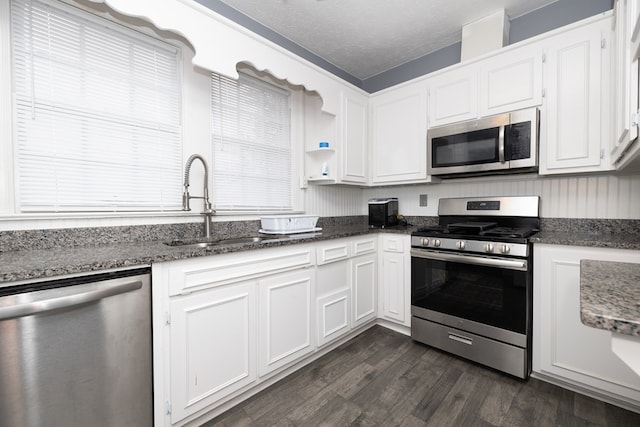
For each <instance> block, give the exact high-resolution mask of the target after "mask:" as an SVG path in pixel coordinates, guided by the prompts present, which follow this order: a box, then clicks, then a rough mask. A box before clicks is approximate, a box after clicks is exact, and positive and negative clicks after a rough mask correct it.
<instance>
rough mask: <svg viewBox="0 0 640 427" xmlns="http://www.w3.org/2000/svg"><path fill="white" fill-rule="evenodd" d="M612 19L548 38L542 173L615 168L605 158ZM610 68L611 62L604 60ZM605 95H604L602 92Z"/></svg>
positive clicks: (542, 122) (542, 134)
mask: <svg viewBox="0 0 640 427" xmlns="http://www.w3.org/2000/svg"><path fill="white" fill-rule="evenodd" d="M608 26H609V21H608V20H605V21H598V22H596V23H595V24H592V25H589V26H586V27H582V28H579V29H576V30H572V31H570V32H567V33H564V34H562V35H561V36H558V37H553V38H551V39H548V40H547V41H546V43H547V44H546V63H545V66H544V69H545V80H546V83H545V86H546V90H545V93H546V102H545V104H544V106H543V108H542V109H541V117H540V120H541V121H540V128H541V132H540V154H541V155H540V173H541V174H554V173H571V172H576V173H578V172H592V171H599V170H606V169H610V165H608V164H607V162H604V161H603V159H602V158H603V157H604V150H602V145H601V144H602V141H603V140H604V141H608V139H607V137H608V136H609V135H605V138H603V133H604V131H603V129H604V128H603V126H604V127H606V129H608V127H607V126H608V120H603V115H604V116H606V117H608V111H609V108H608V105H607V104H606V103H604V104H603V100H606V99H607V98H606V96H607V94H608V91H607V88H608V84H609V82H608V76H609V75H608V73H604V74H603V73H602V66H603V58H608V52H607V50H606V38H607V37H608V32H609V31H610V30H609V27H608ZM604 63H606V64H607V67H609V62H607V61H605V62H604ZM603 95H604V96H603Z"/></svg>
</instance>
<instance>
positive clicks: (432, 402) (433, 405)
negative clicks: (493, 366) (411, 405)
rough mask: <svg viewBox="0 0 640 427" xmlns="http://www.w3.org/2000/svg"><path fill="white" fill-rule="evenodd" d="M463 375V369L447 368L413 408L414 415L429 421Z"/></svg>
mask: <svg viewBox="0 0 640 427" xmlns="http://www.w3.org/2000/svg"><path fill="white" fill-rule="evenodd" d="M461 375H462V371H461V370H460V369H458V368H456V367H451V368H448V369H446V370H445V371H444V372H443V373H442V374H441V375H439V376H438V380H437V381H436V382H435V384H433V387H431V388H430V389H429V390H428V391H427V393H426V394H425V396H424V397H423V398H422V400H421V401H420V403H418V405H417V406H416V408H415V409H414V410H413V415H415V416H416V417H417V418H419V419H421V420H423V421H428V420H429V418H431V416H433V414H434V413H435V412H436V411H437V410H438V407H439V406H440V404H441V403H442V401H443V400H444V398H445V397H446V395H447V394H448V393H449V391H451V388H452V387H453V385H454V384H455V383H456V381H458V379H459V378H460V376H461Z"/></svg>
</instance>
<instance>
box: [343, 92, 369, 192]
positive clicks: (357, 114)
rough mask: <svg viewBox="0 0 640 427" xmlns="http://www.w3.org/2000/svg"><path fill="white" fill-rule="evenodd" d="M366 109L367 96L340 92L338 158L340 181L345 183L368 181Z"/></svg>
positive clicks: (367, 104)
mask: <svg viewBox="0 0 640 427" xmlns="http://www.w3.org/2000/svg"><path fill="white" fill-rule="evenodd" d="M368 108H369V99H368V97H367V95H364V94H358V93H356V92H351V91H346V90H345V91H343V92H342V112H341V115H340V120H341V126H340V130H341V133H342V138H341V139H342V140H341V150H340V151H339V152H338V157H339V158H340V159H341V161H340V166H341V170H340V179H341V181H342V182H345V183H356V184H366V183H367V181H368V168H367V164H368V163H369V156H368V154H369V150H368V145H369V144H368V143H367V127H368V120H367V118H368V114H369V111H368Z"/></svg>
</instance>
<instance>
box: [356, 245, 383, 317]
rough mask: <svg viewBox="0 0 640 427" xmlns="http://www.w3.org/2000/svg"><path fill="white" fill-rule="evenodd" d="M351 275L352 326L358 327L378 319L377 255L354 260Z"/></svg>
mask: <svg viewBox="0 0 640 427" xmlns="http://www.w3.org/2000/svg"><path fill="white" fill-rule="evenodd" d="M351 274H352V276H351V301H352V306H353V311H352V313H353V317H352V319H353V325H352V326H353V327H356V326H359V325H362V324H364V323H367V322H369V321H371V320H373V319H375V318H376V313H377V310H376V305H377V298H376V296H377V289H378V281H377V277H378V263H377V255H376V254H371V255H363V256H359V257H357V258H354V259H352V260H351Z"/></svg>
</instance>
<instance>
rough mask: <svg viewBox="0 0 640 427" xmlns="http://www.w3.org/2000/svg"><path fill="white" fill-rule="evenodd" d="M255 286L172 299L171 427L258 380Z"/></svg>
mask: <svg viewBox="0 0 640 427" xmlns="http://www.w3.org/2000/svg"><path fill="white" fill-rule="evenodd" d="M255 286H256V284H255V282H245V283H241V284H237V285H230V286H221V287H217V288H212V289H209V290H206V291H202V292H196V293H193V294H191V295H189V296H184V297H175V298H173V299H171V302H170V313H171V320H170V322H171V323H170V331H171V341H170V343H171V344H170V347H171V348H170V354H171V363H170V370H171V407H172V411H171V421H172V423H175V422H177V421H180V420H181V419H183V418H185V417H187V416H188V415H191V414H193V413H195V412H197V411H199V410H201V409H203V408H207V407H212V406H213V405H215V403H216V402H217V401H219V400H220V399H222V398H223V397H225V396H227V395H229V394H231V393H233V392H235V391H237V390H239V389H241V388H243V387H245V386H247V385H249V384H251V383H253V382H254V381H255V380H256V360H255V354H256V344H255V343H256V315H255V313H256V290H255Z"/></svg>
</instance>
